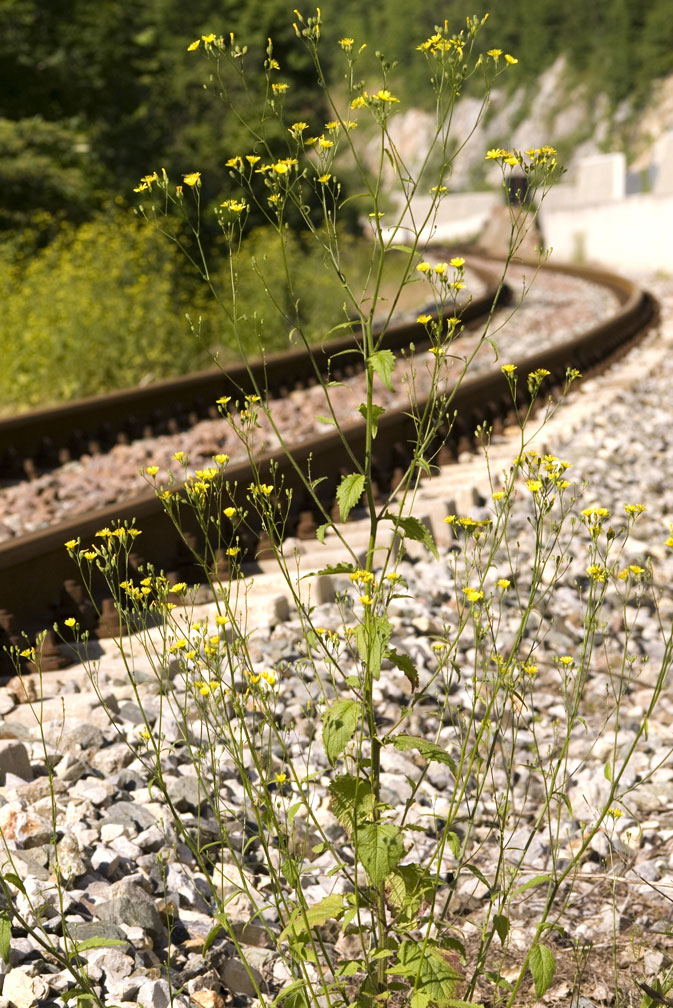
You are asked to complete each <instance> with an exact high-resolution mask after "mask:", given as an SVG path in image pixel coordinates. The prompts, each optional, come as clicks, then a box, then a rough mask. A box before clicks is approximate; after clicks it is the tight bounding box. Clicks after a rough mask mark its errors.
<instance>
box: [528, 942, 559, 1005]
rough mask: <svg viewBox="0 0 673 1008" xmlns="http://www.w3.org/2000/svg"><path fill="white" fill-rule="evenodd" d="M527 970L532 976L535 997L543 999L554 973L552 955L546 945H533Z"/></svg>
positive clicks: (554, 966) (554, 961)
mask: <svg viewBox="0 0 673 1008" xmlns="http://www.w3.org/2000/svg"><path fill="white" fill-rule="evenodd" d="M528 968H529V969H530V971H531V973H532V974H533V980H534V981H535V995H536V997H538V998H541V997H544V995H545V993H546V991H548V990H549V987H550V985H551V982H552V980H553V979H554V973H555V971H556V960H555V959H554V953H553V952H552V950H551V949H550V948H548V947H547V946H546V945H533V947H532V949H531V950H530V955H529V956H528Z"/></svg>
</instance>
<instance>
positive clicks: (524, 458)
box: [514, 449, 572, 493]
mask: <svg viewBox="0 0 673 1008" xmlns="http://www.w3.org/2000/svg"><path fill="white" fill-rule="evenodd" d="M514 464H515V465H523V466H525V467H527V468H528V469H529V470H531V475H530V476H529V478H528V479H527V480H526V481H525V482H526V486H527V487H528V489H529V490H530V491H531V493H541V492H542V491H548V490H550V489H552V488H553V487H555V488H556V489H558V490H565V489H567V487H569V486H570V483H569V482H568V480H567V479H566V478H565V473H566V472H567V470H568V469H570V467H571V465H572V463H571V462H566V461H565V460H564V459H559V458H557V457H556V455H540V453H539V452H537V451H535V450H534V449H533V450H531V451H528V452H525V454H523V455H519V456H518V457H517V458H515V459H514ZM538 484H540V485H539V486H538Z"/></svg>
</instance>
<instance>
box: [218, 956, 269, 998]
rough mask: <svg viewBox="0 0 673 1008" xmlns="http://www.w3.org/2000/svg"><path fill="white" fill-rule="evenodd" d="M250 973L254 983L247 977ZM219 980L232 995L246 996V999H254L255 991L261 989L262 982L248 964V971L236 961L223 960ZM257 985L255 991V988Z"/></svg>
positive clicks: (259, 975) (257, 972)
mask: <svg viewBox="0 0 673 1008" xmlns="http://www.w3.org/2000/svg"><path fill="white" fill-rule="evenodd" d="M248 970H249V971H250V973H252V977H253V978H254V981H255V982H254V983H253V980H252V978H251V977H250V975H249V972H248ZM220 979H221V981H222V984H223V986H224V987H226V988H227V989H228V990H230V991H231V992H232V994H246V995H247V996H248V997H256V996H257V990H259V989H263V987H264V981H263V979H262V974H261V973H260V972H259V970H258V969H255V968H254V967H253V966H251V965H250V964H248V969H246V967H245V966H244V965H243V963H242V962H240V961H239V960H238V959H225V960H224V962H223V963H222V965H221V968H220ZM255 985H257V989H256V987H255Z"/></svg>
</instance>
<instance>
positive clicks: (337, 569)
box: [308, 560, 355, 577]
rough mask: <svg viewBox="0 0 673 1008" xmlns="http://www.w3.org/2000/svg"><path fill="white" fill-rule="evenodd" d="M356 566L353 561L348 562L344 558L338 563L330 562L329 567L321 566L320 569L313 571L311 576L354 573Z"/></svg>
mask: <svg viewBox="0 0 673 1008" xmlns="http://www.w3.org/2000/svg"><path fill="white" fill-rule="evenodd" d="M354 570H355V567H354V566H353V564H352V563H347V562H346V561H345V560H342V561H341V563H338V564H328V565H327V567H321V568H320V570H319V571H313V572H312V573H311V574H309V575H308V576H309V577H315V576H316V575H318V574H352V573H353V571H354Z"/></svg>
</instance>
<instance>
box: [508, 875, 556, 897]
mask: <svg viewBox="0 0 673 1008" xmlns="http://www.w3.org/2000/svg"><path fill="white" fill-rule="evenodd" d="M545 882H547V883H548V882H551V878H550V877H549V875H535V876H534V877H533V878H532V879H528V881H527V882H524V884H523V885H520V886H519V887H518V888H517V889H515V890H514V892H513V893H512V896H518V895H519V893H522V892H525V891H526V889H532V888H533V887H534V886H538V885H543V884H544V883H545Z"/></svg>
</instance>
